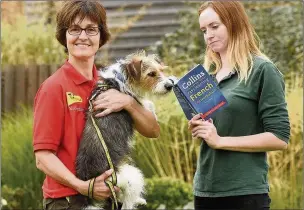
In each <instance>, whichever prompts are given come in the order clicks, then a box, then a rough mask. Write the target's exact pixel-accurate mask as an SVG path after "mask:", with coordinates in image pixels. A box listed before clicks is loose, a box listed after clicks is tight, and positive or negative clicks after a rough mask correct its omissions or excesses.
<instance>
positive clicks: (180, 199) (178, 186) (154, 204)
mask: <svg viewBox="0 0 304 210" xmlns="http://www.w3.org/2000/svg"><path fill="white" fill-rule="evenodd" d="M192 200H193V195H192V187H191V185H190V184H188V183H186V182H184V181H182V180H179V179H172V178H171V177H162V178H156V177H154V178H151V179H146V201H147V205H146V206H143V207H141V208H140V209H141V210H153V209H157V208H158V207H159V206H160V205H161V204H164V205H165V207H166V209H174V208H177V207H182V206H184V205H186V204H187V203H188V202H189V201H192Z"/></svg>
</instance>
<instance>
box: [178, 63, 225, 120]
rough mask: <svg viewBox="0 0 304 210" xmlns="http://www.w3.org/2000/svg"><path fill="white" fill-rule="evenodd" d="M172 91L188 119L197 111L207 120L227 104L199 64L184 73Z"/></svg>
mask: <svg viewBox="0 0 304 210" xmlns="http://www.w3.org/2000/svg"><path fill="white" fill-rule="evenodd" d="M173 91H174V93H175V95H176V98H177V100H178V102H179V104H180V106H181V107H182V109H183V111H184V113H185V115H186V117H187V119H188V120H190V119H191V118H192V117H193V116H194V115H196V114H198V113H201V118H202V119H204V120H208V119H209V118H212V116H213V115H214V114H215V113H216V112H217V111H219V110H220V109H222V108H223V107H225V106H226V105H227V104H228V102H227V100H226V98H225V97H224V96H223V94H222V93H221V91H220V89H219V88H218V87H217V85H216V83H215V81H214V80H213V78H212V77H211V76H210V75H209V74H208V72H207V71H206V70H205V69H204V67H203V66H202V65H201V64H199V65H197V66H195V67H194V68H193V69H191V70H190V71H189V72H188V73H187V74H186V75H184V76H183V77H182V78H181V79H180V80H179V81H178V82H177V83H176V84H175V85H174V87H173Z"/></svg>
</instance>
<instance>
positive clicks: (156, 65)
mask: <svg viewBox="0 0 304 210" xmlns="http://www.w3.org/2000/svg"><path fill="white" fill-rule="evenodd" d="M123 68H124V74H125V76H126V80H127V82H128V84H129V85H130V86H131V87H132V88H133V89H140V90H143V91H145V92H152V93H156V94H166V93H168V92H170V91H171V90H172V88H173V85H174V84H175V82H176V80H175V77H167V76H165V75H164V73H163V71H164V70H165V69H166V68H167V66H165V65H164V64H163V63H161V62H160V59H159V58H158V57H157V56H156V55H155V54H152V55H146V53H145V51H139V52H136V53H133V54H131V55H128V56H126V58H125V60H123Z"/></svg>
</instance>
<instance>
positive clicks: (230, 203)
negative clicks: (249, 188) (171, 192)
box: [194, 193, 271, 210]
mask: <svg viewBox="0 0 304 210" xmlns="http://www.w3.org/2000/svg"><path fill="white" fill-rule="evenodd" d="M270 203H271V199H270V197H269V195H268V194H267V193H266V194H252V195H240V196H229V197H216V198H210V197H197V196H195V197H194V208H195V210H207V209H244V210H247V209H249V210H269V209H270Z"/></svg>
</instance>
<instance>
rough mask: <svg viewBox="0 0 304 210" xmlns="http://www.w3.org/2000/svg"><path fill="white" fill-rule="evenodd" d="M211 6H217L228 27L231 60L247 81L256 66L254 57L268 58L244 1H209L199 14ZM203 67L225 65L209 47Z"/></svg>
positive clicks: (216, 68) (219, 67) (242, 78)
mask: <svg viewBox="0 0 304 210" xmlns="http://www.w3.org/2000/svg"><path fill="white" fill-rule="evenodd" d="M208 7H211V8H212V9H214V11H215V12H216V13H217V14H218V16H219V17H220V20H221V21H222V23H223V24H224V25H225V26H226V27H227V30H228V36H229V39H228V40H229V41H228V49H227V56H228V59H229V62H230V64H231V65H232V67H233V68H235V69H236V70H237V72H238V74H239V80H240V81H243V80H244V81H245V82H246V81H247V79H248V77H249V75H250V73H251V70H252V67H253V56H261V57H263V58H265V59H266V60H269V59H268V58H267V56H266V55H264V54H263V53H262V52H261V51H260V49H259V38H258V36H257V34H256V32H255V30H254V28H253V27H252V25H251V24H250V22H249V18H248V16H247V14H246V12H245V9H244V6H243V4H242V3H240V2H238V1H207V2H204V3H203V4H202V5H201V6H200V8H199V10H198V13H199V15H200V14H201V13H202V12H203V11H204V10H205V9H207V8H208ZM204 66H205V67H206V68H208V69H210V70H211V69H213V70H211V73H217V72H218V71H219V70H220V69H221V67H222V63H221V58H220V55H219V54H218V53H216V52H213V51H212V50H211V49H210V47H208V46H207V47H206V52H205V61H204ZM214 67H215V68H214Z"/></svg>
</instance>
